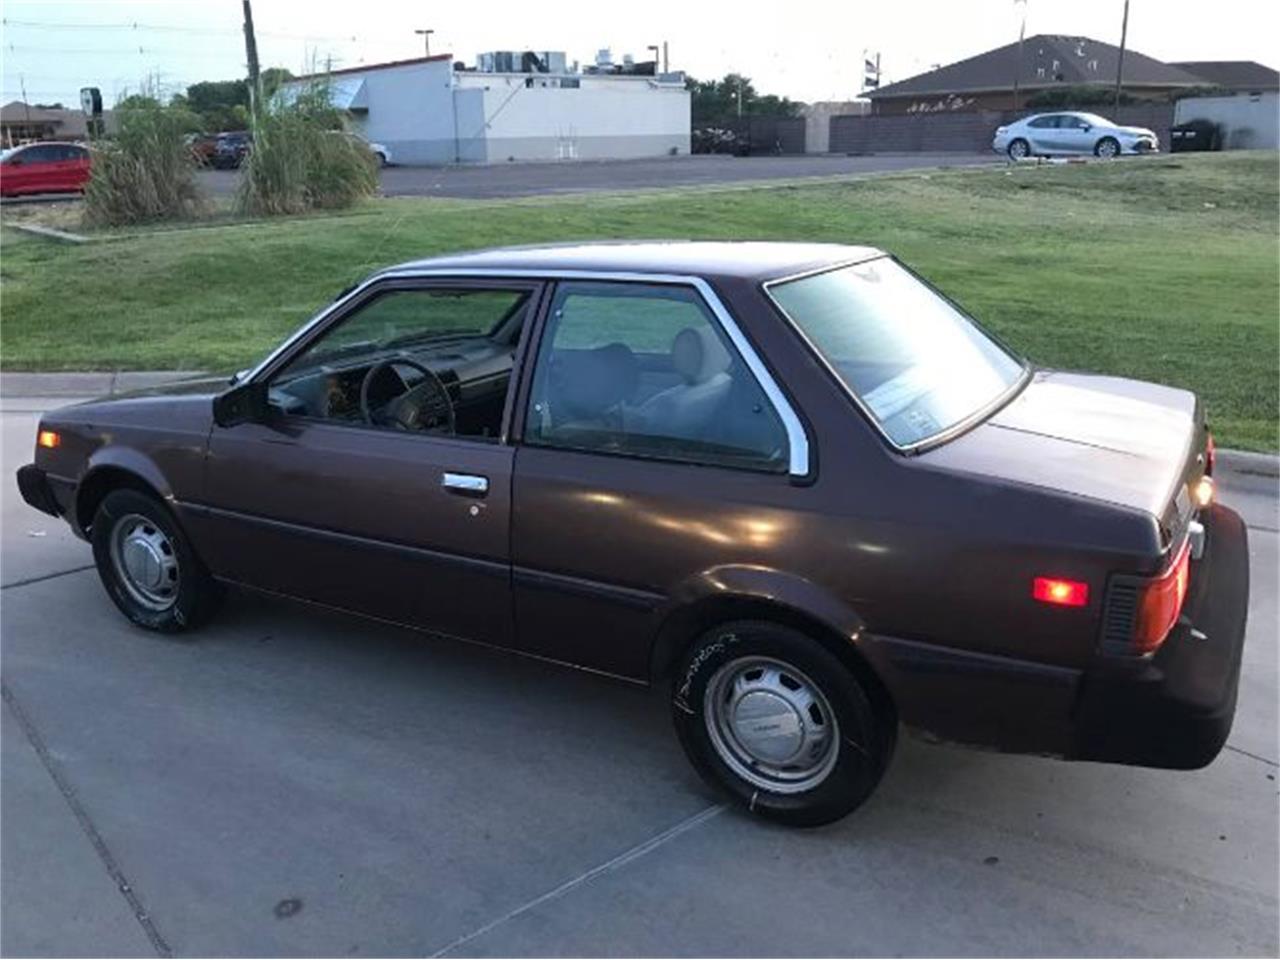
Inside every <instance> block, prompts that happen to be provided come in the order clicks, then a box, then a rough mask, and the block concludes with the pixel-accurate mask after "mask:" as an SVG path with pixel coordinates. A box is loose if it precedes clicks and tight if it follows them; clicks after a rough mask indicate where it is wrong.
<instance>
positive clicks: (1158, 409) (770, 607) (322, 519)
mask: <svg viewBox="0 0 1280 960" xmlns="http://www.w3.org/2000/svg"><path fill="white" fill-rule="evenodd" d="M39 431H40V432H39V436H38V440H37V447H36V461H35V463H34V464H31V465H28V466H25V467H23V468H22V469H21V470H20V471H19V472H18V482H19V486H20V488H21V490H22V493H23V496H24V497H25V499H26V500H27V502H28V503H30V504H32V505H34V506H36V507H38V508H39V509H42V510H44V511H46V512H48V513H51V514H56V515H61V516H64V517H65V518H66V519H67V521H68V522H69V523H70V524H71V526H72V528H73V529H74V530H75V531H76V532H77V533H78V534H80V535H81V536H83V537H85V538H86V539H88V540H90V541H91V542H92V544H93V553H94V558H95V560H96V562H97V566H98V570H99V572H100V574H101V578H102V582H103V583H104V585H105V586H106V589H107V591H108V593H109V594H110V595H111V598H112V599H113V600H114V601H115V603H116V604H117V606H119V608H120V609H121V610H122V611H123V612H124V614H125V615H126V616H127V617H129V618H130V619H131V620H133V621H134V622H135V623H137V624H140V625H142V626H144V627H149V628H151V629H155V630H162V631H177V630H185V629H189V628H191V627H194V626H196V625H197V624H199V623H200V622H201V621H202V620H204V619H205V618H206V617H208V616H209V615H210V614H212V613H213V611H214V609H215V608H216V606H217V604H218V600H219V598H220V596H221V594H222V585H223V584H226V583H232V584H241V585H244V586H248V587H253V588H257V589H260V590H265V591H269V592H271V593H275V594H283V595H287V596H291V597H298V598H303V599H305V600H309V601H313V602H317V603H322V604H326V605H329V606H333V607H339V608H342V609H345V610H349V611H354V612H357V613H362V614H367V615H370V616H374V617H377V618H380V619H384V620H390V621H396V622H400V623H405V624H411V625H414V626H418V627H421V628H424V629H426V630H428V631H430V632H432V633H436V634H443V635H447V636H452V637H458V638H463V639H467V640H472V641H477V642H480V643H484V644H488V645H492V646H498V647H505V648H509V649H511V650H514V651H517V652H520V653H523V654H528V655H531V656H535V657H541V658H545V659H549V660H554V661H560V662H564V663H568V664H573V665H575V666H578V667H582V668H585V669H588V670H592V671H597V672H600V673H604V674H610V675H613V676H617V677H621V678H624V679H626V680H630V681H635V682H639V683H647V682H651V681H659V680H663V681H669V682H670V684H671V691H672V704H673V715H674V719H675V726H676V729H677V732H678V734H679V737H680V740H681V742H682V744H683V746H684V749H685V750H686V751H687V753H688V755H689V757H690V759H691V760H692V761H693V763H694V765H695V766H696V767H697V768H698V769H699V770H700V771H701V772H702V773H703V774H704V775H705V776H706V777H707V778H708V779H709V780H710V781H712V782H714V783H716V784H718V785H720V786H721V787H723V788H724V789H725V790H726V791H727V792H728V793H729V794H730V795H731V796H733V797H734V798H735V799H736V800H737V801H738V802H739V803H741V804H742V805H743V806H744V807H747V808H749V809H751V810H753V811H755V812H756V813H760V814H764V815H766V816H769V817H773V818H776V819H779V820H783V821H787V822H790V823H797V824H814V823H822V822H826V821H829V820H832V819H834V818H837V817H839V816H841V815H843V814H845V813H847V812H848V811H849V810H851V809H853V808H854V807H856V806H857V805H858V804H859V803H861V802H862V801H863V800H864V799H865V798H866V797H867V796H868V795H869V794H870V793H871V791H872V790H873V789H874V787H875V785H876V783H877V782H878V781H879V779H880V777H881V774H882V773H883V772H884V770H885V767H886V765H887V764H888V763H889V760H890V756H891V755H892V753H893V748H894V742H895V739H896V734H897V731H898V728H899V725H900V724H901V725H904V726H905V727H907V728H910V729H914V730H917V731H921V732H923V733H925V734H927V735H929V736H931V737H934V738H940V739H943V740H948V741H960V742H964V743H971V744H978V745H985V746H989V747H995V748H998V749H1001V750H1008V751H1017V752H1027V753H1037V754H1047V755H1052V756H1057V757H1063V758H1074V759H1083V760H1103V761H1112V762H1117V763H1126V764H1138V765H1147V766H1155V767H1172V768H1194V767H1199V766H1202V765H1204V764H1207V763H1209V762H1210V761H1211V760H1212V759H1213V758H1214V756H1215V755H1216V754H1217V753H1218V751H1219V749H1220V748H1221V747H1222V744H1223V742H1224V740H1225V739H1226V736H1227V733H1228V730H1229V728H1230V726H1231V719H1232V716H1233V714H1234V710H1235V698H1236V687H1237V681H1238V678H1239V671H1240V658H1241V650H1242V645H1243V637H1244V622H1245V611H1246V607H1247V596H1248V561H1247V548H1246V542H1245V528H1244V526H1243V524H1242V523H1241V521H1240V519H1239V518H1238V517H1237V516H1236V514H1234V513H1232V512H1231V511H1230V510H1228V509H1226V508H1224V507H1222V506H1220V505H1217V504H1215V503H1214V502H1213V482H1212V479H1211V475H1212V472H1213V444H1212V440H1211V438H1210V435H1209V432H1208V430H1207V429H1206V425H1205V419H1204V413H1203V410H1202V408H1201V406H1200V404H1199V402H1198V401H1197V399H1196V397H1195V396H1194V395H1193V394H1191V393H1188V392H1186V391H1184V390H1177V389H1172V388H1169V387H1162V386H1156V385H1153V384H1149V383H1139V382H1136V381H1133V380H1123V379H1117V378H1114V377H1102V376H1090V375H1087V374H1080V373H1065V372H1055V371H1050V370H1037V369H1033V368H1032V367H1031V366H1030V365H1028V364H1027V363H1026V362H1025V361H1023V360H1022V359H1020V358H1019V357H1018V356H1016V355H1015V354H1014V353H1013V352H1011V351H1010V350H1009V349H1008V348H1007V347H1005V346H1004V345H1002V344H1001V343H999V342H998V341H997V340H996V339H994V338H993V337H992V336H990V335H989V334H987V333H985V332H984V331H983V330H982V329H981V328H980V327H979V326H978V325H977V324H976V323H975V322H974V321H973V320H972V319H970V318H969V317H968V316H967V315H966V314H965V313H964V312H963V311H962V310H961V309H960V308H959V307H958V306H956V305H955V304H954V303H953V302H951V301H950V300H948V299H947V298H946V297H945V296H944V295H942V294H941V293H939V292H938V291H936V290H935V289H933V288H932V287H931V286H930V285H929V284H927V283H925V282H924V281H922V280H921V279H920V278H919V277H917V276H916V275H915V274H914V273H912V272H911V271H910V270H909V269H908V268H906V267H905V266H903V265H902V264H901V263H899V262H898V261H897V260H895V259H893V258H892V257H889V256H886V255H885V254H883V253H881V252H879V251H877V250H872V249H867V248H860V247H844V246H828V245H816V244H815V245H807V244H754V243H742V244H734V243H643V244H617V245H610V244H605V245H588V246H567V247H547V248H525V249H515V250H496V251H488V252H479V253H472V254H461V255H457V256H450V257H444V258H440V259H435V260H426V261H421V262H417V263H408V264H404V265H402V266H399V267H395V268H392V269H389V270H385V271H383V272H381V273H379V274H376V275H375V276H373V277H371V278H369V279H368V280H366V281H364V282H363V283H361V284H360V285H359V286H357V287H356V288H354V289H353V290H351V291H349V292H347V293H345V294H344V295H342V296H341V297H340V298H339V299H338V300H336V301H335V302H334V303H333V304H331V305H330V306H329V307H326V308H325V309H324V310H322V311H321V312H320V314H319V315H318V316H317V317H316V318H315V319H314V320H312V321H311V322H310V323H308V324H306V325H305V326H304V327H303V328H302V329H301V330H299V331H298V332H297V333H296V334H295V335H294V336H292V337H290V338H289V339H288V340H287V341H286V342H285V343H284V344H282V345H281V346H280V347H279V348H278V349H277V350H275V351H274V352H273V353H272V354H271V355H270V356H268V357H267V358H266V359H265V360H263V361H262V362H261V363H260V364H258V366H257V367H255V368H254V369H253V370H251V371H247V372H245V373H244V374H243V375H242V376H238V377H237V378H236V379H235V380H234V383H233V384H232V385H228V383H227V381H226V380H225V379H223V380H197V381H191V382H187V383H178V384H174V385H172V386H169V387H165V388H159V389H153V390H148V391H143V392H140V393H135V394H132V395H129V396H124V397H118V398H115V399H109V400H101V401H96V402H92V403H87V404H82V405H79V406H73V407H68V408H66V409H62V410H58V411H54V412H52V413H47V414H45V415H44V417H43V419H42V421H41V423H40V427H39Z"/></svg>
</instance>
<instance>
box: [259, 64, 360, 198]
mask: <svg viewBox="0 0 1280 960" xmlns="http://www.w3.org/2000/svg"><path fill="white" fill-rule="evenodd" d="M377 189H378V164H377V159H376V158H375V157H374V154H373V152H372V151H371V150H370V149H369V145H368V144H367V143H365V142H364V141H363V140H361V139H360V138H359V137H356V136H353V135H351V134H348V133H346V132H345V131H344V130H343V129H342V117H341V114H340V113H339V112H338V111H337V110H335V109H334V108H333V107H332V106H331V105H330V100H329V95H328V89H327V87H326V86H325V85H323V84H318V85H315V86H312V87H309V88H307V89H305V90H302V91H301V92H296V93H294V94H292V95H289V94H288V93H287V92H286V93H282V94H279V95H277V96H276V97H275V98H274V99H273V100H272V101H271V102H269V103H266V104H264V105H263V106H262V108H261V109H260V110H259V111H258V115H257V118H256V121H255V122H254V125H253V146H252V148H251V149H250V151H249V154H248V156H246V157H245V159H244V162H243V164H242V165H241V178H240V187H239V192H238V194H237V197H236V202H237V206H238V207H239V210H240V212H241V213H243V214H246V215H249V216H279V215H283V214H295V213H305V212H307V211H309V210H336V209H342V208H345V207H350V206H353V205H354V204H356V203H357V202H359V201H360V200H362V199H364V198H365V197H369V196H372V195H373V194H374V193H375V192H376V191H377Z"/></svg>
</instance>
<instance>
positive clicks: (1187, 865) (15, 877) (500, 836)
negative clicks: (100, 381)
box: [0, 184, 1280, 956]
mask: <svg viewBox="0 0 1280 960" xmlns="http://www.w3.org/2000/svg"><path fill="white" fill-rule="evenodd" d="M614 186H616V184H615V185H614ZM10 393H12V391H10ZM69 399H70V398H68V397H62V398H49V397H21V396H14V395H7V396H4V397H3V399H2V400H0V404H2V406H0V410H3V415H2V417H0V419H2V424H3V453H4V477H3V481H2V486H0V499H2V509H3V540H2V543H0V579H2V581H3V590H2V592H0V603H2V607H0V635H2V643H3V648H2V649H3V664H2V666H3V681H4V690H3V692H4V707H3V710H4V721H3V807H2V808H0V829H2V831H3V836H2V842H3V847H4V852H5V856H4V861H3V867H2V869H3V904H2V906H3V918H4V923H3V929H2V931H0V933H2V938H0V939H2V942H0V951H2V952H3V953H4V954H6V955H19V954H21V955H33V954H37V955H77V954H79V955H84V954H89V955H101V956H116V955H147V954H150V953H155V954H157V955H160V956H165V955H169V954H173V955H191V954H197V955H316V954H320V955H365V954H371V955H383V956H407V955H437V954H448V955H552V954H558V955H593V956H603V955H730V954H732V955H763V956H823V955H857V954H872V955H899V954H908V955H911V954H932V955H953V956H954V955H963V956H969V955H1007V956H1014V955H1028V954H1030V955H1121V954H1123V955H1179V956H1188V955H1272V956H1274V955H1275V954H1276V952H1277V950H1278V949H1280V943H1278V940H1277V921H1278V915H1277V870H1278V869H1280V863H1278V854H1277V836H1278V830H1280V827H1278V824H1277V796H1278V794H1277V782H1276V774H1277V759H1278V758H1280V746H1278V744H1277V721H1278V718H1277V696H1276V691H1277V655H1276V654H1277V605H1276V584H1277V577H1278V575H1280V568H1278V566H1277V547H1278V543H1277V541H1278V534H1277V513H1276V510H1277V502H1276V498H1275V488H1274V484H1275V481H1274V480H1266V479H1262V478H1250V477H1236V478H1234V479H1233V478H1230V477H1228V478H1225V479H1224V484H1223V493H1224V499H1225V500H1226V501H1227V502H1228V503H1230V504H1232V505H1233V506H1235V507H1236V508H1237V509H1239V510H1240V511H1241V512H1242V513H1243V514H1244V516H1245V519H1246V521H1247V522H1248V523H1249V525H1250V528H1251V529H1250V537H1251V556H1252V563H1253V567H1252V580H1253V595H1252V602H1251V609H1250V624H1249V635H1248V642H1247V645H1246V649H1245V666H1244V673H1243V677H1242V683H1241V693H1240V703H1239V712H1238V714H1237V717H1236V724H1235V728H1234V729H1233V731H1232V734H1231V738H1230V740H1229V742H1228V747H1227V749H1226V750H1224V752H1223V753H1222V754H1221V755H1220V756H1219V758H1218V759H1217V760H1216V761H1215V762H1214V763H1213V764H1212V765H1211V766H1210V767H1208V768H1207V769H1205V770H1202V771H1197V772H1193V773H1178V772H1168V771H1155V770H1140V769H1128V768H1121V767H1111V766H1105V765H1094V764H1064V763H1060V762H1056V761H1052V760H1044V759H1037V758H1028V757H1006V756H1000V755H995V754H988V753H981V752H976V751H968V750H961V749H955V748H950V747H941V746H931V745H926V744H923V743H919V742H917V741H914V740H911V739H909V738H904V739H903V740H902V741H901V743H900V746H899V749H898V753H897V757H896V760H895V762H894V765H893V767H892V769H891V770H890V772H889V774H888V776H887V777H886V779H885V782H884V783H883V785H882V786H881V788H880V790H879V792H878V793H877V794H876V796H875V797H874V798H873V799H872V800H871V801H870V802H869V803H868V804H867V805H866V806H865V807H864V808H863V809H861V810H860V811H858V812H857V813H855V814H854V815H853V816H851V817H849V818H847V819H846V820H844V821H842V822H841V823H839V824H836V825H834V826H832V827H827V828H822V829H819V830H813V831H795V830H787V829H783V828H778V827H773V826H769V825H766V824H764V823H761V822H759V821H756V820H753V819H751V818H749V817H747V816H744V815H742V814H740V813H738V812H736V811H734V810H730V809H726V808H725V807H724V806H722V804H721V802H720V799H719V798H718V797H717V796H716V795H715V794H713V793H711V792H710V791H709V790H708V789H707V788H706V787H704V786H703V785H702V784H701V782H700V781H699V780H698V779H697V777H696V775H695V774H694V773H693V772H692V770H691V769H690V768H689V766H688V764H687V763H686V761H685V759H684V757H683V756H682V755H681V753H680V750H679V747H678V746H677V744H676V742H675V738H674V736H673V735H672V733H671V730H670V724H669V721H668V717H667V705H666V701H665V699H664V697H663V696H662V695H661V694H660V693H658V692H656V691H646V690H642V689H639V688H634V687H630V686H626V685H622V684H619V683H617V682H613V681H610V680H606V679H603V678H600V677H596V676H592V675H588V674H585V673H580V672H575V671H572V670H568V669H561V668H557V667H554V666H550V665H546V664H542V663H538V662H534V661H528V660H523V659H520V658H517V657H513V656H509V655H503V654H500V653H496V652H492V651H489V650H486V649H482V648H477V647H469V646H466V645H462V644H458V643H453V642H443V641H430V640H427V639H425V638H423V637H421V636H419V635H416V634H413V633H411V632H409V631H406V630H401V629H397V628H392V627H388V626H384V625H379V624H375V623H369V622H364V621H360V620H355V619H349V618H345V617H341V616H338V615H335V614H329V613H323V612H318V611H316V610H313V609H309V608H305V607H301V606H298V605H294V604H290V603H286V602H283V601H274V600H267V599H262V598H257V597H250V596H234V597H233V598H232V600H231V602H230V603H228V605H227V607H226V609H225V611H224V613H223V615H222V616H221V617H219V618H218V619H217V620H216V621H215V622H214V623H213V624H212V625H211V626H210V627H209V628H207V629H205V630H204V631H202V632H201V633H199V634H198V635H196V636H195V637H193V638H192V639H189V640H172V639H165V638H162V637H157V636H155V635H152V634H148V633H144V632H142V631H140V630H136V629H134V628H131V627H130V626H128V625H127V624H126V622H125V621H124V620H123V619H122V618H121V617H120V616H119V615H118V614H117V612H116V610H115V608H114V607H113V606H112V605H111V604H110V602H109V600H108V599H107V597H106V595H105V594H104V593H103V591H102V589H101V587H100V585H99V583H98V581H97V576H96V574H95V572H94V571H93V570H92V569H90V568H89V566H88V565H89V563H90V556H89V550H88V547H87V546H86V545H85V544H83V543H81V542H79V541H77V540H75V539H74V538H73V537H72V536H71V535H70V533H69V532H68V530H67V528H66V526H65V524H63V523H62V522H60V521H55V520H53V519H52V518H49V517H46V516H44V515H42V514H39V513H37V512H35V511H33V510H30V509H29V508H27V507H26V506H25V505H24V504H22V503H21V501H20V500H19V499H18V496H17V492H16V489H15V486H14V484H13V481H12V471H13V470H14V469H15V468H16V467H17V466H18V465H20V464H21V463H24V462H26V461H27V460H29V459H30V456H31V445H32V439H33V437H34V431H35V424H36V421H37V417H38V411H39V410H40V409H44V408H47V407H50V406H57V405H60V404H62V403H66V402H68V401H69Z"/></svg>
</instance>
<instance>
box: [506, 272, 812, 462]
mask: <svg viewBox="0 0 1280 960" xmlns="http://www.w3.org/2000/svg"><path fill="white" fill-rule="evenodd" d="M525 440H526V442H528V443H531V444H536V445H540V446H550V447H562V448H565V449H571V450H583V451H590V452H597V453H612V454H620V455H629V456H639V457H651V458H656V459H664V460H681V461H687V462H693V463H703V464H711V465H719V466H737V467H746V468H751V469H761V470H769V471H777V472H785V471H786V469H787V462H788V459H787V458H788V447H787V438H786V431H785V430H784V428H783V426H782V423H781V421H780V420H779V418H778V415H777V413H776V411H775V410H774V409H773V406H772V404H771V403H770V402H769V400H768V399H767V398H766V397H765V395H764V392H763V391H762V390H761V388H760V385H759V383H758V382H757V381H756V379H755V377H754V376H753V375H752V373H751V371H750V370H749V369H748V368H747V367H746V365H745V364H744V363H743V361H742V358H741V357H740V356H739V355H738V353H737V352H736V350H735V349H734V348H733V344H732V343H730V342H729V340H728V338H727V337H726V336H725V334H724V331H723V330H721V329H720V324H719V322H718V321H717V320H716V318H715V316H714V315H713V314H712V313H711V311H710V309H709V308H708V307H707V305H706V304H705V303H704V302H703V300H702V297H701V296H700V294H699V293H698V292H697V291H696V290H694V289H693V288H690V287H683V286H666V285H650V284H634V283H586V282H584V283H564V284H560V285H559V286H558V287H557V289H556V295H555V298H554V300H553V302H552V304H551V313H550V316H549V317H548V322H547V327H546V330H545V331H544V333H543V335H542V342H541V345H540V346H539V349H538V356H537V366H536V367H535V370H534V379H533V389H532V393H531V396H530V402H529V407H528V412H527V414H526V421H525Z"/></svg>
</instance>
